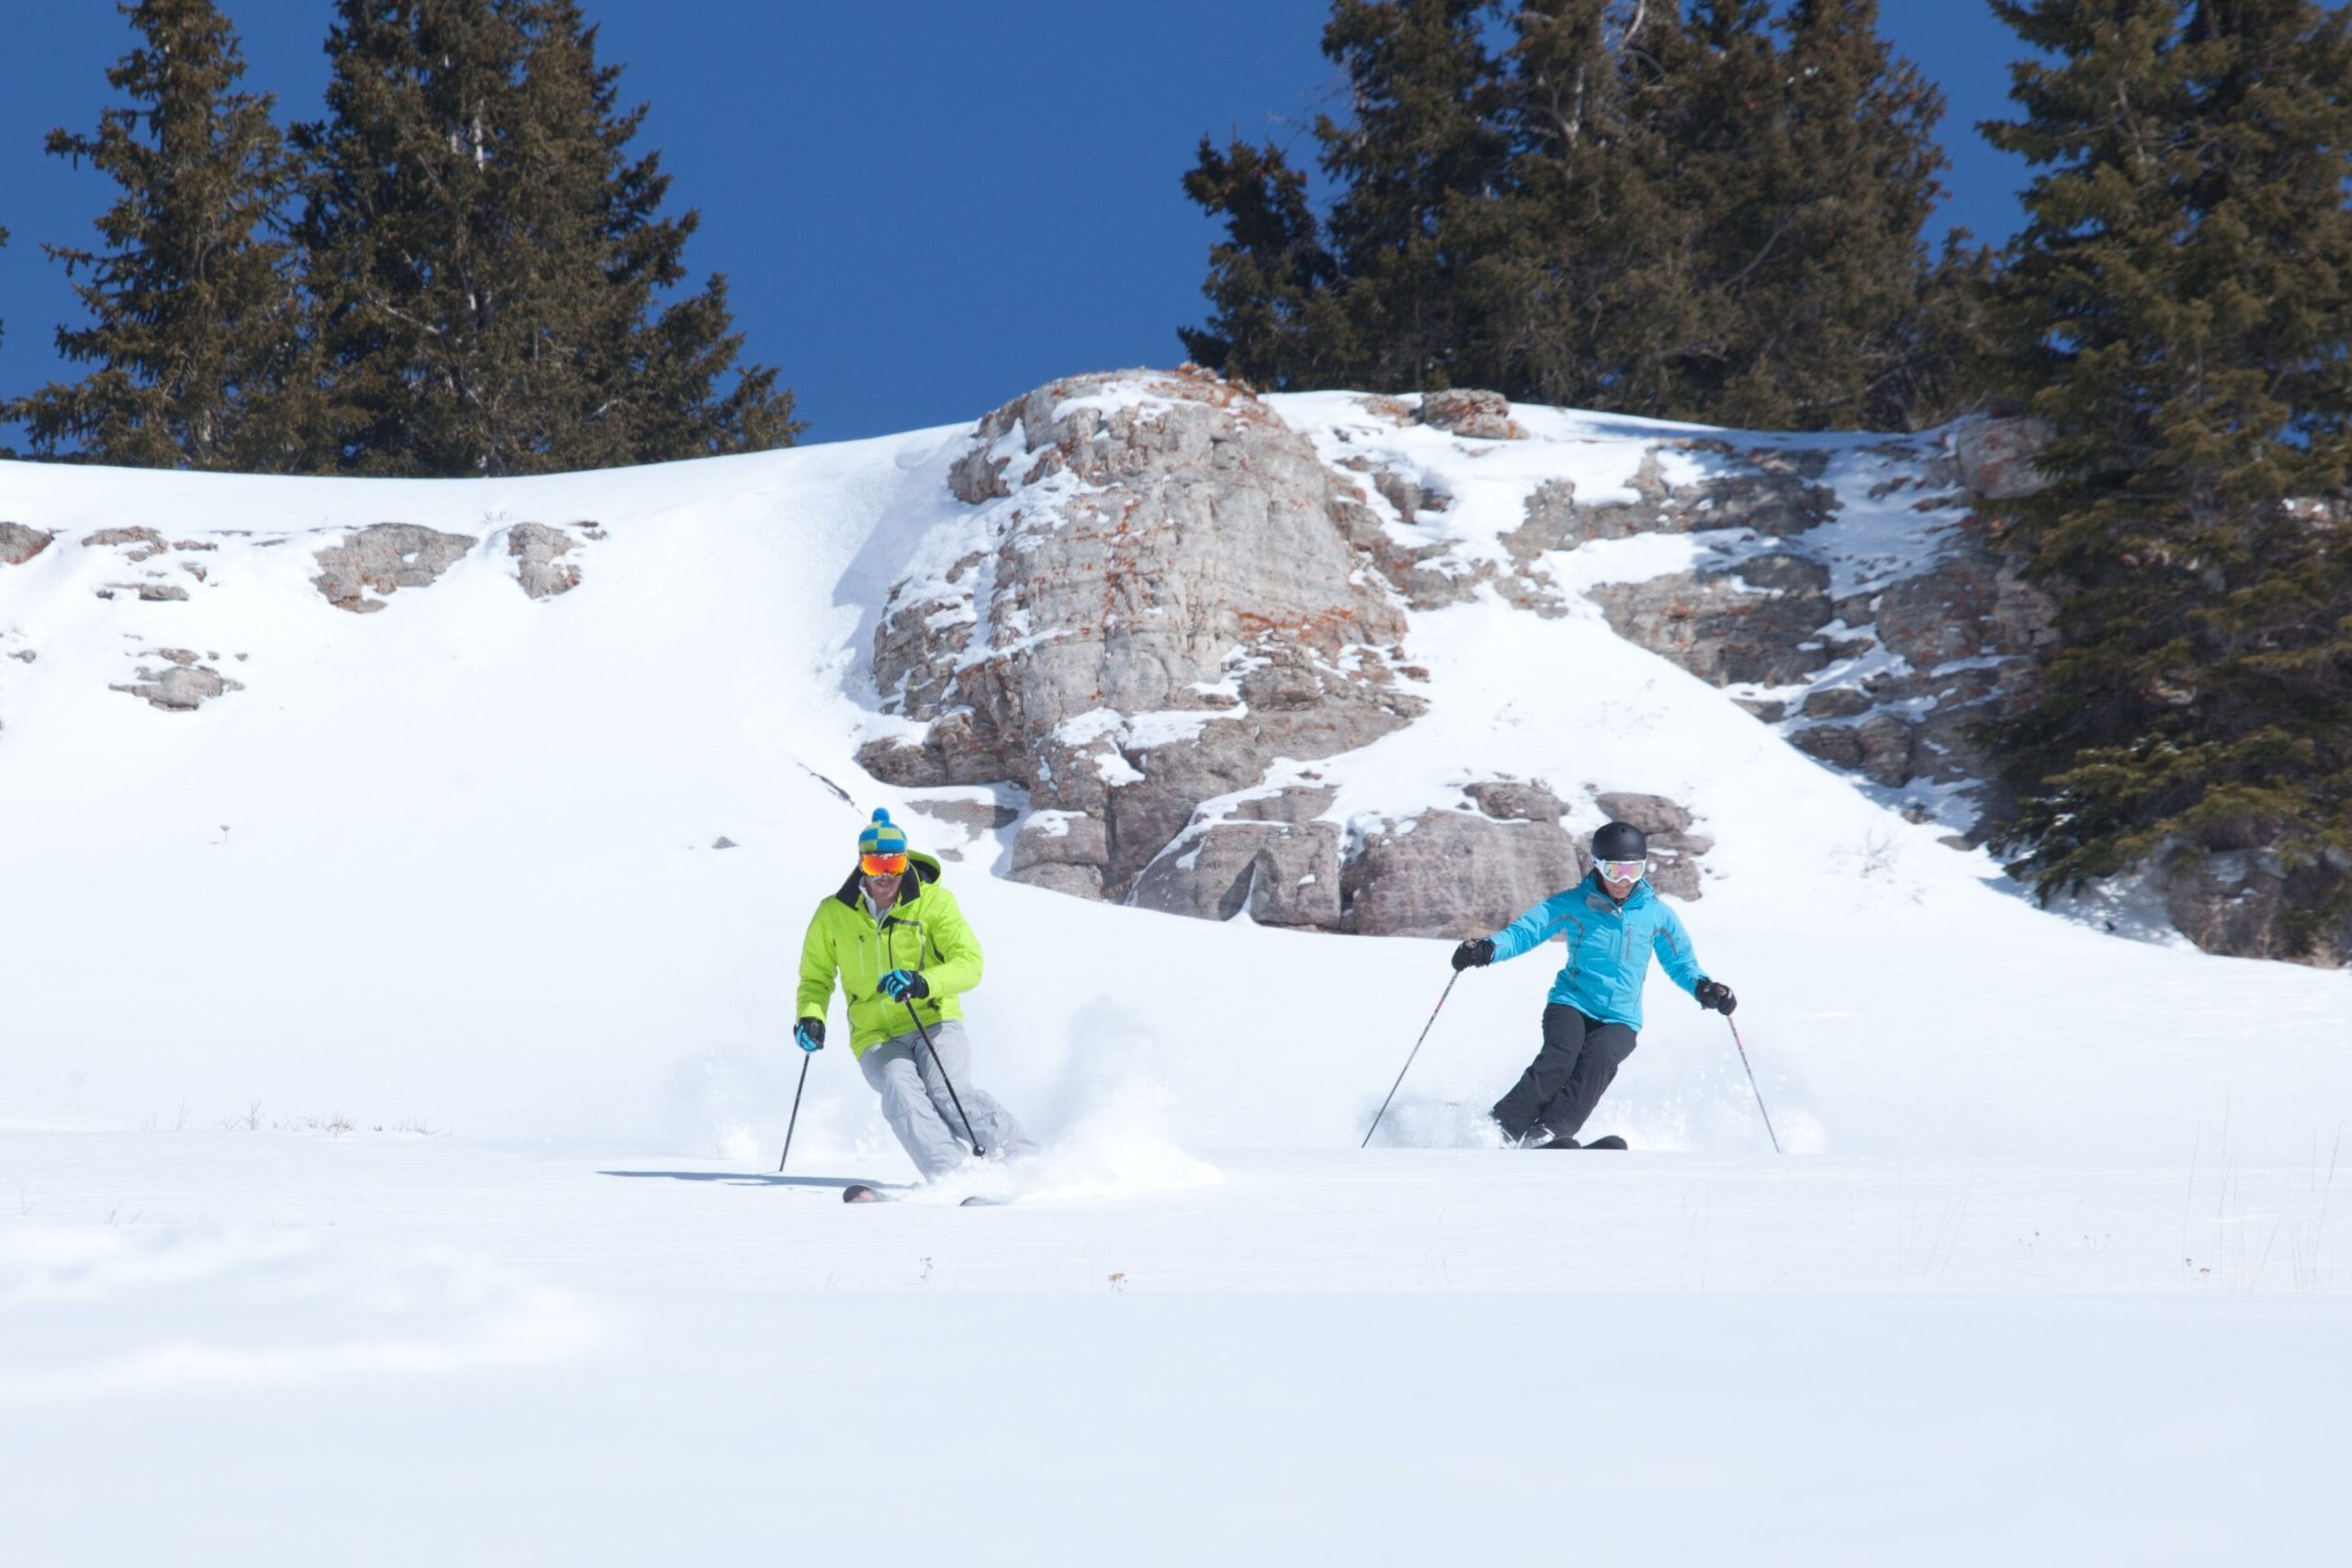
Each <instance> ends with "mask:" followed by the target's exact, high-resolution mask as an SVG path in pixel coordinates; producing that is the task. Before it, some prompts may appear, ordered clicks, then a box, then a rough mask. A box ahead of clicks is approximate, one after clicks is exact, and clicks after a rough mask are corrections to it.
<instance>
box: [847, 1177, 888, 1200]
mask: <svg viewBox="0 0 2352 1568" xmlns="http://www.w3.org/2000/svg"><path fill="white" fill-rule="evenodd" d="M888 1201H889V1200H888V1198H885V1197H884V1196H883V1195H882V1194H881V1193H879V1192H877V1191H876V1190H874V1189H873V1188H871V1187H868V1186H867V1185H865V1183H864V1182H863V1181H853V1182H851V1183H850V1184H849V1185H848V1186H847V1187H844V1188H842V1202H844V1203H887V1202H888Z"/></svg>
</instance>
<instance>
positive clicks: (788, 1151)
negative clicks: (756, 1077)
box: [775, 1051, 809, 1176]
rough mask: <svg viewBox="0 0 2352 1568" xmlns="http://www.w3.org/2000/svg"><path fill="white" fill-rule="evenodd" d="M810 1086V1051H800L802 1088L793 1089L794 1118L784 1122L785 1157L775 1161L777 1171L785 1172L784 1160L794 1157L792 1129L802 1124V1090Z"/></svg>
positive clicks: (779, 1174)
mask: <svg viewBox="0 0 2352 1568" xmlns="http://www.w3.org/2000/svg"><path fill="white" fill-rule="evenodd" d="M808 1087H809V1053H808V1052H806V1051H803V1052H801V1053H800V1089H794V1090H793V1091H792V1120H791V1121H789V1122H786V1123H785V1124H784V1159H780V1160H778V1161H776V1162H775V1173H776V1174H777V1175H778V1176H782V1175H783V1174H784V1160H785V1159H790V1158H791V1157H792V1130H793V1129H794V1128H795V1127H797V1126H799V1125H800V1092H801V1089H807V1088H808Z"/></svg>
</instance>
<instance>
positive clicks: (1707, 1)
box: [1654, 0, 1949, 430]
mask: <svg viewBox="0 0 2352 1568" xmlns="http://www.w3.org/2000/svg"><path fill="white" fill-rule="evenodd" d="M1776 25H1777V28H1778V29H1779V30H1781V31H1782V32H1783V33H1784V34H1785V38H1786V42H1785V44H1779V43H1776V42H1775V40H1774V39H1772V38H1771V37H1770V30H1771V29H1772V28H1774V27H1775V26H1776ZM1690 28H1691V44H1692V45H1693V46H1694V47H1692V48H1691V49H1689V50H1688V51H1686V55H1685V59H1686V63H1685V65H1684V67H1683V69H1682V71H1680V72H1679V73H1677V74H1678V75H1679V76H1680V77H1681V78H1682V85H1681V90H1680V91H1678V92H1676V93H1674V94H1672V95H1671V96H1668V98H1667V99H1666V100H1665V101H1666V102H1667V103H1668V105H1670V106H1671V107H1670V108H1669V109H1668V126H1667V129H1666V130H1665V133H1664V134H1663V135H1662V136H1661V137H1659V138H1657V141H1656V142H1655V143H1654V145H1662V146H1663V147H1664V148H1665V149H1666V150H1667V152H1668V155H1669V156H1670V157H1671V158H1672V159H1673V161H1674V167H1675V169H1676V170H1677V171H1679V172H1678V173H1677V174H1676V175H1675V176H1674V183H1675V184H1676V185H1677V186H1679V187H1680V190H1681V193H1682V194H1681V196H1680V199H1679V201H1678V202H1677V206H1678V207H1679V209H1682V210H1684V211H1686V212H1688V213H1690V214H1691V215H1692V217H1693V218H1694V220H1695V221H1694V222H1693V223H1692V232H1691V243H1690V251H1691V258H1692V260H1691V271H1692V274H1693V276H1692V278H1691V282H1692V285H1693V286H1694V287H1695V288H1696V289H1697V291H1698V292H1699V295H1700V304H1699V312H1698V313H1699V316H1700V321H1701V331H1700V334H1699V335H1698V336H1696V337H1694V338H1692V339H1691V341H1689V342H1688V343H1687V344H1684V345H1682V347H1681V349H1680V351H1679V353H1677V354H1676V355H1674V358H1673V362H1672V363H1671V365H1670V366H1669V367H1668V382H1667V385H1666V387H1665V388H1663V389H1661V396H1660V399H1659V403H1658V407H1657V411H1656V412H1662V413H1669V414H1672V415H1676V416H1679V417H1682V418H1699V419H1705V420H1709V421H1712V422H1714V423H1726V424H1744V425H1749V426H1757V427H1761V428H1766V429H1792V430H1817V429H1823V428H1828V427H1846V428H1856V427H1860V428H1887V427H1894V428H1901V427H1903V426H1905V424H1908V423H1912V422H1913V421H1914V419H1915V418H1916V417H1917V415H1918V414H1920V413H1921V412H1923V411H1922V410H1921V409H1920V408H1919V407H1918V406H1917V405H1918V401H1919V398H1918V394H1919V393H1920V392H1921V391H1922V390H1923V388H1922V386H1921V375H1922V367H1918V366H1917V365H1916V364H1915V361H1916V359H1917V356H1918V354H1919V351H1920V349H1921V347H1922V344H1921V342H1920V334H1921V318H1922V317H1923V315H1924V313H1925V312H1926V311H1927V310H1928V309H1929V294H1930V291H1931V289H1932V288H1933V286H1934V278H1935V275H1934V273H1933V272H1932V271H1931V269H1930V267H1929V265H1928V257H1927V252H1926V248H1925V245H1924V243H1923V241H1922V239H1921V231H1922V230H1923V229H1924V227H1925V225H1926V223H1927V220H1928V217H1929V215H1930V214H1931V213H1932V212H1933V211H1934V209H1935V207H1936V205H1937V203H1938V202H1939V200H1940V199H1941V197H1942V196H1943V194H1944V193H1943V187H1942V185H1941V183H1940V181H1939V178H1938V176H1939V174H1940V173H1941V171H1942V170H1944V169H1945V168H1947V167H1948V166H1949V160H1948V159H1947V158H1946V157H1945V155H1944V153H1943V151H1942V149H1941V148H1940V147H1939V146H1938V145H1937V143H1936V141H1935V128H1936V125H1937V122H1938V121H1939V119H1940V118H1942V114H1943V99H1942V96H1941V95H1940V94H1939V93H1938V92H1937V90H1936V89H1935V87H1934V86H1933V85H1931V84H1930V83H1929V82H1928V80H1927V78H1926V77H1925V76H1924V75H1922V74H1921V73H1920V72H1919V70H1918V68H1917V66H1915V65H1912V64H1911V63H1910V62H1906V61H1903V60H1899V59H1897V58H1896V57H1895V55H1894V51H1893V50H1892V49H1891V48H1890V47H1889V46H1888V44H1887V43H1886V40H1885V39H1883V37H1882V36H1881V35H1880V33H1879V30H1878V5H1877V0H1797V4H1796V5H1795V6H1793V7H1792V9H1791V10H1790V12H1789V13H1788V15H1787V16H1786V17H1784V18H1782V19H1781V21H1780V22H1779V23H1778V24H1774V23H1773V22H1772V19H1771V17H1770V8H1769V7H1768V6H1765V5H1764V4H1763V3H1762V0H1702V3H1701V4H1700V5H1699V6H1696V7H1695V10H1694V14H1693V16H1692V18H1691V24H1690ZM1936 412H1940V411H1936Z"/></svg>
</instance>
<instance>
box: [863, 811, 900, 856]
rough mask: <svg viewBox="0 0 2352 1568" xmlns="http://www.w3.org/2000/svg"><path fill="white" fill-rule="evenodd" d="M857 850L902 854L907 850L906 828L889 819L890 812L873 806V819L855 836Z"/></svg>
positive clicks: (869, 853) (864, 853) (868, 852)
mask: <svg viewBox="0 0 2352 1568" xmlns="http://www.w3.org/2000/svg"><path fill="white" fill-rule="evenodd" d="M857 852H858V853H859V854H862V855H902V854H905V853H906V852H907V830H906V829H904V828H901V827H899V825H898V824H897V823H895V822H893V821H891V820H890V814H889V813H888V811H885V810H883V809H881V808H880V807H876V808H875V812H874V820H873V821H871V822H868V823H867V824H866V825H865V831H864V832H862V833H860V834H858V836H857Z"/></svg>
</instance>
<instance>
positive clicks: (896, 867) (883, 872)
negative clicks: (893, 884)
mask: <svg viewBox="0 0 2352 1568" xmlns="http://www.w3.org/2000/svg"><path fill="white" fill-rule="evenodd" d="M857 863H858V864H859V865H860V866H862V867H863V868H865V874H866V875H868V876H899V875H902V874H904V873H905V872H906V869H907V856H906V852H905V851H903V850H901V851H900V852H899V853H897V854H895V855H860V856H858V857H857Z"/></svg>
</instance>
